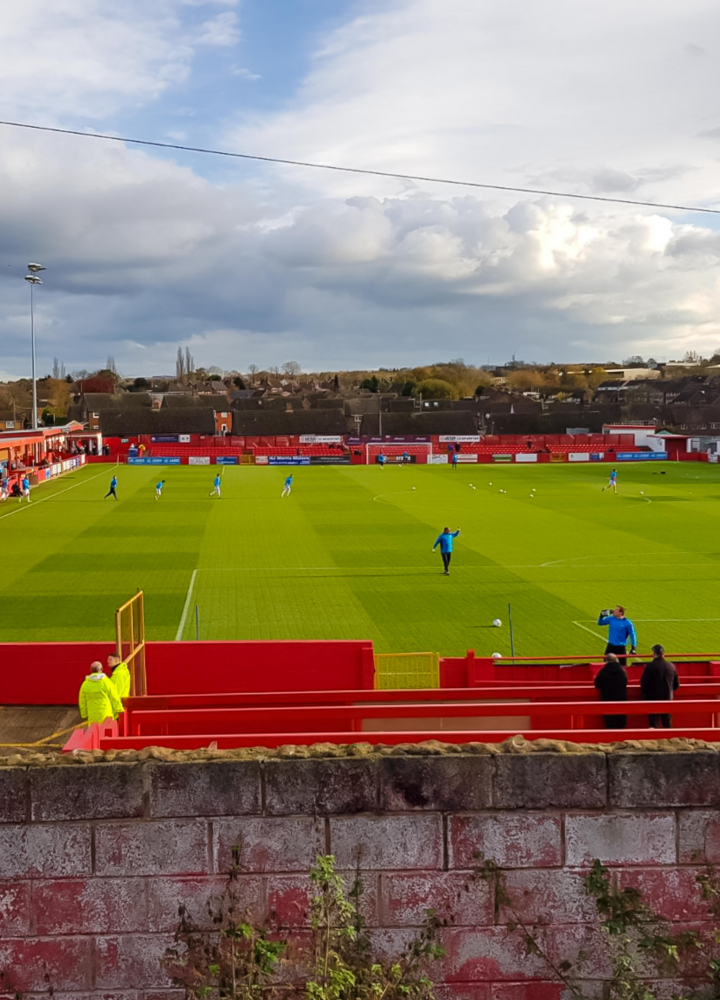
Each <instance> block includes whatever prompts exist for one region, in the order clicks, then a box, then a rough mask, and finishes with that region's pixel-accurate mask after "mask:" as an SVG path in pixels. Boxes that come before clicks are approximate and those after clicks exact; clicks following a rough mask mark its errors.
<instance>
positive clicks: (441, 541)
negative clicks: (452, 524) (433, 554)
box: [433, 528, 460, 552]
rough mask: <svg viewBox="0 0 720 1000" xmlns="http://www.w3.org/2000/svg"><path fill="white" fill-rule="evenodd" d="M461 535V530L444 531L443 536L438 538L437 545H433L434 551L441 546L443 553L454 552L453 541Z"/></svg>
mask: <svg viewBox="0 0 720 1000" xmlns="http://www.w3.org/2000/svg"><path fill="white" fill-rule="evenodd" d="M459 534H460V529H459V528H458V530H457V531H443V532H442V534H440V535H438V537H437V538H436V540H435V545H433V549H434V548H435V546H436V545H439V546H440V551H441V552H452V550H453V539H454V538H457V536H458V535H459Z"/></svg>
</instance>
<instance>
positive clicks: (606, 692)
mask: <svg viewBox="0 0 720 1000" xmlns="http://www.w3.org/2000/svg"><path fill="white" fill-rule="evenodd" d="M595 687H596V688H597V689H598V691H599V692H600V701H627V674H626V673H625V668H624V667H623V665H622V663H621V662H620V660H619V659H618V658H617V656H616V655H615V653H608V654H607V655H606V657H605V666H604V667H603V668H602V669H601V670H600V672H599V673H598V675H597V677H596V678H595ZM603 720H604V722H605V728H606V729H624V728H625V726H626V724H627V716H626V715H604V716H603Z"/></svg>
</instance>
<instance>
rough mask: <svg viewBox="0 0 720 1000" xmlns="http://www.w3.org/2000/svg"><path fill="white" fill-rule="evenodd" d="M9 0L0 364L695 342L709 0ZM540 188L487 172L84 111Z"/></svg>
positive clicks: (709, 111)
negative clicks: (31, 267)
mask: <svg viewBox="0 0 720 1000" xmlns="http://www.w3.org/2000/svg"><path fill="white" fill-rule="evenodd" d="M578 11H579V8H578V4H577V0H504V2H503V3H498V2H497V0H153V2H152V3H151V4H147V3H146V2H144V0H125V2H124V3H122V4H117V3H111V2H110V0H54V2H53V3H52V4H45V3H41V2H40V0H24V2H23V3H22V4H5V5H3V10H2V13H0V119H2V120H4V121H13V122H24V123H29V124H34V125H43V126H50V127H55V128H64V129H72V130H77V131H80V132H82V133H87V135H81V136H71V135H61V134H57V133H43V132H39V131H30V130H27V129H23V128H17V127H12V126H9V125H0V378H18V377H22V376H27V375H29V374H30V296H29V286H28V285H27V283H25V282H24V281H23V278H24V275H25V274H26V264H27V263H28V262H29V261H37V262H39V263H42V264H43V265H44V266H45V267H46V271H45V272H44V273H43V275H42V279H43V284H42V286H37V287H36V288H35V290H34V321H35V337H36V350H37V359H38V375H43V374H46V373H49V372H50V370H51V368H52V364H53V359H54V358H58V359H59V360H60V362H62V363H63V364H64V365H65V367H66V369H67V371H77V370H82V369H85V370H94V369H97V368H99V367H103V366H104V365H105V363H106V360H107V358H108V357H109V356H112V357H113V358H114V359H115V363H116V365H117V368H118V370H119V371H120V372H121V374H123V375H125V376H127V377H135V376H138V375H147V374H170V373H172V372H173V371H174V365H175V356H176V354H177V348H178V346H182V347H183V348H185V347H189V348H190V351H191V353H192V354H193V356H194V358H195V361H196V363H197V364H198V365H202V366H204V367H210V366H211V365H215V366H218V367H220V368H222V369H224V370H238V371H247V369H248V366H249V365H251V364H255V365H257V366H258V367H259V368H266V367H271V366H274V365H278V366H280V365H282V364H283V363H284V362H286V361H290V360H293V361H297V362H299V363H300V365H301V366H302V368H303V369H304V370H306V371H332V370H339V369H340V370H341V369H356V368H377V367H400V366H408V365H412V366H414V365H422V364H429V363H433V362H437V361H443V360H450V359H455V358H464V359H465V361H466V362H468V363H469V364H488V363H490V364H499V363H502V362H504V361H507V360H509V359H510V358H511V357H513V356H514V357H516V358H517V359H522V360H525V361H528V362H531V361H537V362H550V361H555V362H560V361H564V362H579V361H592V362H603V361H608V360H610V359H613V360H615V361H622V360H623V359H624V358H626V357H629V356H631V355H641V356H643V357H650V356H652V357H653V358H655V359H657V360H663V359H666V360H670V359H675V358H680V357H682V356H683V355H684V353H685V352H686V351H688V350H692V351H697V352H699V353H701V354H703V355H705V356H709V355H711V354H712V353H713V352H714V351H716V350H718V349H720V214H717V215H714V214H704V213H701V212H698V211H684V210H674V209H664V208H652V207H642V206H633V205H618V204H611V203H606V202H601V201H598V202H593V201H587V200H585V201H584V200H580V199H574V198H572V197H570V195H572V194H584V195H598V196H603V197H611V198H627V199H635V200H638V201H645V202H651V203H660V202H662V203H671V204H676V205H684V206H689V207H690V208H693V207H694V208H715V209H720V171H719V170H718V161H719V159H720V6H718V4H717V0H684V2H683V3H682V4H679V3H678V2H677V0H635V2H634V3H632V4H628V3H627V2H626V0H605V3H603V4H596V5H582V16H581V17H580V16H578ZM99 134H106V135H110V134H112V135H121V136H125V137H133V138H138V139H145V140H151V141H158V142H165V143H175V144H181V145H182V144H184V145H190V146H196V147H204V148H212V149H217V150H224V151H227V152H236V153H249V154H254V155H259V156H267V157H279V158H283V159H294V160H305V161H311V162H317V163H324V164H333V165H337V166H346V167H357V168H363V169H368V170H380V171H387V172H397V173H404V174H416V175H423V176H432V177H441V178H443V177H444V178H449V179H454V180H458V181H468V182H476V183H487V184H496V185H504V186H511V187H525V188H542V189H545V190H552V191H557V192H563V194H561V195H558V196H556V195H553V196H549V195H539V194H527V193H519V192H517V193H513V192H497V191H489V190H482V189H478V188H473V187H463V186H458V185H448V184H442V183H434V182H426V181H415V182H414V181H408V180H400V179H393V178H378V177H371V176H362V175H358V174H343V173H333V172H330V171H325V170H319V169H311V168H305V167H295V166H282V165H276V164H268V163H261V162H256V161H251V160H243V159H233V158H228V157H222V156H213V155H208V154H200V153H191V152H184V151H181V150H167V149H156V148H151V147H142V146H137V145H132V144H127V143H119V142H109V141H107V140H103V139H99V138H94V137H93V136H96V135H99Z"/></svg>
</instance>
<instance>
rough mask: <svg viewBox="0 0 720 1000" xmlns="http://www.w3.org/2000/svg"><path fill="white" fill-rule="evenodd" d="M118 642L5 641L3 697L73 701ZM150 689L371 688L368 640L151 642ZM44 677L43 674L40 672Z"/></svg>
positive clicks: (15, 701) (3, 700) (0, 657)
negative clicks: (94, 665)
mask: <svg viewBox="0 0 720 1000" xmlns="http://www.w3.org/2000/svg"><path fill="white" fill-rule="evenodd" d="M114 652H115V644H114V643H112V642H46V643H22V642H11V643H1V644H0V664H1V665H2V667H1V670H2V673H1V674H0V704H2V705H74V704H75V703H76V702H77V697H78V691H79V690H80V685H81V684H82V681H83V678H84V677H85V676H86V675H87V674H88V673H89V667H90V664H91V663H92V661H93V660H100V661H102V662H103V663H104V662H105V660H106V659H107V656H108V654H109V653H114ZM147 663H148V693H149V694H196V693H198V694H200V693H212V692H214V691H218V692H219V691H257V690H265V691H293V690H296V691H301V690H304V689H305V690H306V689H308V688H310V689H323V688H325V689H337V688H372V687H373V684H374V670H375V668H374V662H373V647H372V643H371V642H367V641H362V640H358V641H337V642H315V641H297V642H293V641H283V642H149V643H148V645H147ZM39 678H41V681H39V680H38V679H39Z"/></svg>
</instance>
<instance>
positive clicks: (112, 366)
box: [105, 354, 118, 375]
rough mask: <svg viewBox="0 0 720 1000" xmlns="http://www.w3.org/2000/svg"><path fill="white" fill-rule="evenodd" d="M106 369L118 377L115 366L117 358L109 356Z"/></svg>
mask: <svg viewBox="0 0 720 1000" xmlns="http://www.w3.org/2000/svg"><path fill="white" fill-rule="evenodd" d="M105 367H106V368H107V370H108V371H109V372H112V373H113V375H117V373H118V370H117V366H116V365H115V358H114V357H113V356H112V354H108V359H107V363H106V365H105Z"/></svg>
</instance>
